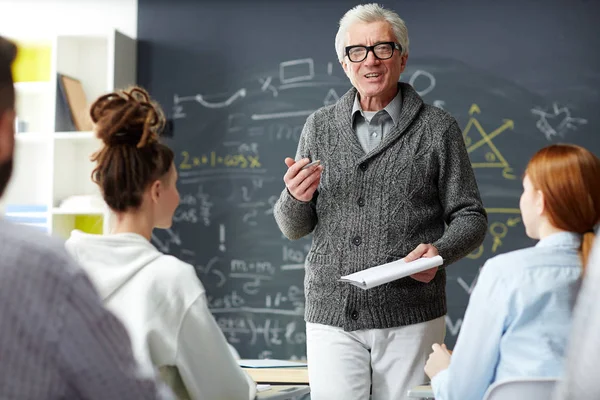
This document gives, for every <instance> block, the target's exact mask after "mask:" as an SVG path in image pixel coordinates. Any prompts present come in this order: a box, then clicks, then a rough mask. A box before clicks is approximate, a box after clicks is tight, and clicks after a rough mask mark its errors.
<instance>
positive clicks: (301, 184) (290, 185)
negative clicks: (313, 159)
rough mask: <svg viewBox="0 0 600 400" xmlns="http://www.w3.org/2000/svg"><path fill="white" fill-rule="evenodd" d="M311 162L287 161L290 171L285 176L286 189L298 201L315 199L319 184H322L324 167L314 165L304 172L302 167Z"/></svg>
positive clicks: (302, 160)
mask: <svg viewBox="0 0 600 400" xmlns="http://www.w3.org/2000/svg"><path fill="white" fill-rule="evenodd" d="M309 162H310V160H309V159H308V158H303V159H301V160H298V162H295V161H294V160H293V159H292V158H289V157H287V158H286V159H285V165H287V166H288V170H287V172H286V173H285V175H284V176H283V181H284V182H285V187H286V188H287V190H288V192H290V194H291V195H292V196H294V198H295V199H296V200H300V201H304V202H307V201H310V200H311V199H312V198H313V195H314V194H315V191H316V190H317V188H318V187H319V182H321V171H323V166H322V165H313V166H312V167H308V168H307V169H304V170H303V169H302V167H304V166H305V165H307V164H308V163H309Z"/></svg>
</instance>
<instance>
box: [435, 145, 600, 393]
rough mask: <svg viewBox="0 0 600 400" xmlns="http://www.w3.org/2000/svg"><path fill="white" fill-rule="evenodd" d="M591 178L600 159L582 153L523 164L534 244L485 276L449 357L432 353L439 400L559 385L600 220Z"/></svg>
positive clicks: (545, 153) (597, 190)
mask: <svg viewBox="0 0 600 400" xmlns="http://www.w3.org/2000/svg"><path fill="white" fill-rule="evenodd" d="M598 177H600V159H598V157H596V156H595V155H594V154H592V153H591V152H590V151H588V150H586V149H584V148H583V147H580V146H575V145H569V144H554V145H550V146H547V147H544V148H543V149H541V150H539V151H538V152H537V153H536V154H535V155H534V156H533V158H532V159H531V160H530V161H529V164H528V165H527V169H526V170H525V176H524V178H523V194H522V195H521V201H520V204H519V205H520V208H521V218H522V220H523V225H525V231H526V233H527V236H529V237H530V238H532V239H536V240H539V242H538V243H537V244H536V245H535V246H534V247H529V248H526V249H522V250H517V251H512V252H510V253H506V254H501V255H498V256H496V257H493V258H491V259H489V260H488V261H487V262H486V263H485V265H484V266H483V269H482V271H481V275H480V276H479V279H478V281H477V284H476V286H475V289H474V290H473V293H472V294H471V298H470V300H469V306H468V307H467V311H466V313H465V317H464V320H463V324H462V327H461V330H460V334H459V336H458V340H457V342H456V347H455V349H454V352H453V353H452V356H450V353H449V352H448V350H447V349H446V347H445V346H444V345H439V344H434V345H433V353H431V355H430V356H429V360H428V361H427V364H426V366H425V372H426V373H427V375H428V376H429V377H430V378H431V386H432V388H433V392H434V394H435V398H436V400H455V399H459V400H481V399H482V398H483V397H484V394H485V392H486V391H487V389H488V387H489V386H490V385H491V384H492V383H494V382H496V381H502V380H506V379H512V378H537V377H545V378H560V377H561V376H563V373H564V369H565V368H564V364H565V353H566V348H567V343H568V341H569V334H570V328H571V322H572V316H573V308H574V304H575V299H576V297H577V294H578V291H579V287H580V284H581V277H582V276H583V275H585V273H586V272H585V271H586V270H585V267H586V265H587V262H588V257H589V254H590V250H591V248H592V244H593V242H594V238H595V233H594V228H595V226H596V224H598V222H599V220H600V185H598ZM575 340H576V339H575Z"/></svg>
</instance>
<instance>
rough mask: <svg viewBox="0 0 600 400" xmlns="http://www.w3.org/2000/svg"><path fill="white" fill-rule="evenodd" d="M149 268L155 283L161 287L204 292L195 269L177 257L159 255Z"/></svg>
mask: <svg viewBox="0 0 600 400" xmlns="http://www.w3.org/2000/svg"><path fill="white" fill-rule="evenodd" d="M149 267H150V268H152V274H153V275H154V277H155V279H156V281H157V282H160V283H161V284H163V285H167V286H169V287H173V286H175V287H180V288H186V287H187V288H188V290H193V291H202V292H204V287H203V286H202V282H200V279H199V278H198V274H197V272H196V268H195V267H194V266H193V265H191V264H189V263H187V262H185V261H182V260H180V259H179V258H177V257H174V256H172V255H168V254H161V255H160V256H159V257H158V258H157V259H156V260H155V261H154V262H153V263H152V265H151V266H149ZM147 268H148V267H147Z"/></svg>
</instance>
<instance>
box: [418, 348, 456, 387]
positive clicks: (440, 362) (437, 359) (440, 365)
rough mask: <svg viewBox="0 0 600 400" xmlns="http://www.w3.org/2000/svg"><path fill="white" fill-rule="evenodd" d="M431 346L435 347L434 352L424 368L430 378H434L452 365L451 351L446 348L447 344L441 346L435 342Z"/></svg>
mask: <svg viewBox="0 0 600 400" xmlns="http://www.w3.org/2000/svg"><path fill="white" fill-rule="evenodd" d="M431 348H432V349H433V353H431V354H430V355H429V358H428V359H427V362H426V363H425V368H424V369H425V373H426V374H427V376H428V377H429V379H433V377H434V376H436V375H437V374H439V373H440V372H441V371H443V370H445V369H448V367H449V366H450V351H449V350H448V349H447V348H446V345H445V344H442V345H441V346H440V345H439V344H437V343H434V344H433V346H431Z"/></svg>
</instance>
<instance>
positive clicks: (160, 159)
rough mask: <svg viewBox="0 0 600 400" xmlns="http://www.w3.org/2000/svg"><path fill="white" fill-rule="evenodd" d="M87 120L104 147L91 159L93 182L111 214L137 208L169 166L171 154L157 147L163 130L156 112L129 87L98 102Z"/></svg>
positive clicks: (161, 117)
mask: <svg viewBox="0 0 600 400" xmlns="http://www.w3.org/2000/svg"><path fill="white" fill-rule="evenodd" d="M90 115H91V117H92V121H93V122H94V124H95V131H96V136H97V137H98V138H99V139H102V141H103V142H104V146H103V147H102V148H101V149H100V150H99V151H97V152H96V153H94V154H93V155H92V161H94V162H97V165H96V168H95V169H94V171H92V180H93V181H94V182H95V183H96V184H98V186H100V189H101V191H102V195H103V197H104V201H106V204H108V206H109V207H110V208H111V209H112V210H113V211H117V212H124V211H127V210H129V209H136V208H138V207H139V206H140V205H141V204H142V195H143V193H144V191H145V190H146V189H147V188H148V186H149V185H151V184H152V182H154V181H156V180H157V179H161V178H162V177H164V175H165V174H166V173H167V172H169V169H170V168H171V165H172V163H173V158H174V155H173V151H172V150H171V149H170V148H169V147H167V146H166V145H164V144H162V143H160V142H159V136H160V134H162V130H163V129H164V127H165V117H164V114H163V112H162V110H161V108H160V106H159V105H158V104H157V103H155V102H154V101H152V100H151V99H150V96H149V95H148V93H147V92H146V91H145V90H144V89H142V88H139V87H132V88H129V89H127V90H120V91H116V92H113V93H109V94H106V95H104V96H101V97H99V98H98V99H97V100H96V101H95V102H94V103H93V104H92V106H91V107H90Z"/></svg>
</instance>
